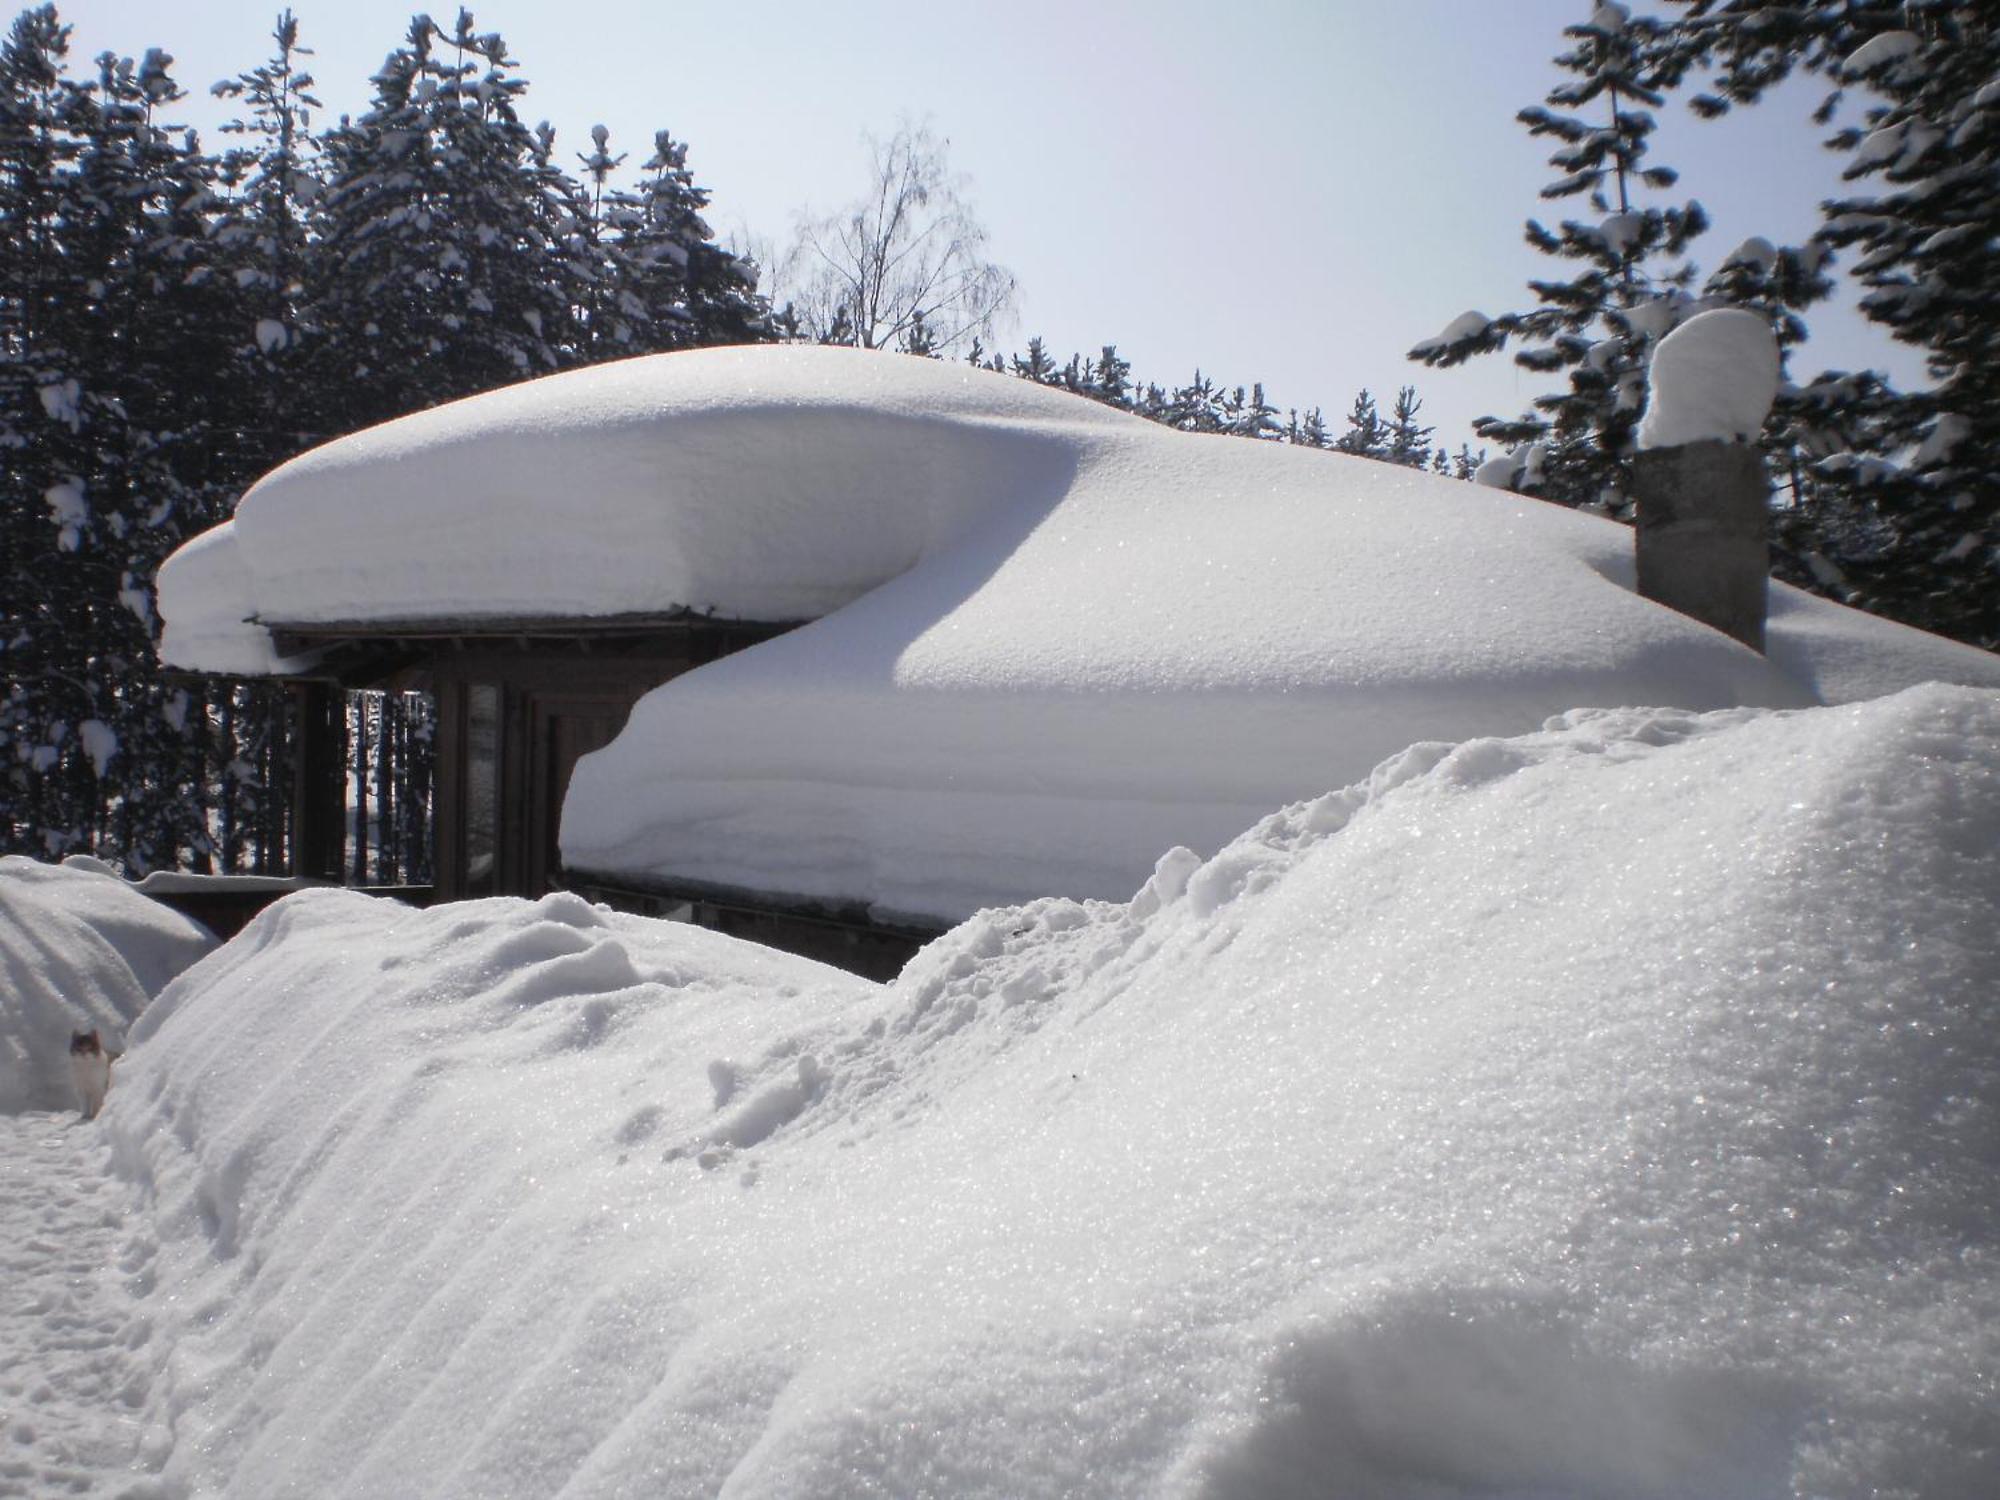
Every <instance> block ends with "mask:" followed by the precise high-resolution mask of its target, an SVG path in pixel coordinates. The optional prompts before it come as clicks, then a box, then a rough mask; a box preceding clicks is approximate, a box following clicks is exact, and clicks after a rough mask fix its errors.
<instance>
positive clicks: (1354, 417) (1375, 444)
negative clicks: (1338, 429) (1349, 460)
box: [1333, 388, 1389, 458]
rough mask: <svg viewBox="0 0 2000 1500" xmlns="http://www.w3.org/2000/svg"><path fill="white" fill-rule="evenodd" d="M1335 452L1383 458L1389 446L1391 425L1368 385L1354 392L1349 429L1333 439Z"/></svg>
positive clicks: (1348, 415) (1349, 409)
mask: <svg viewBox="0 0 2000 1500" xmlns="http://www.w3.org/2000/svg"><path fill="white" fill-rule="evenodd" d="M1333 447H1334V451H1335V452H1338V453H1349V454H1352V455H1354V456H1355V457H1356V458H1382V457H1384V456H1386V455H1387V453H1388V449H1389V424H1388V423H1386V422H1384V421H1383V420H1382V414H1381V412H1379V411H1377V410H1376V408H1375V397H1374V396H1373V394H1371V393H1370V392H1369V391H1368V390H1367V389H1366V388H1363V389H1362V390H1360V391H1359V392H1357V393H1356V394H1355V397H1354V405H1353V406H1351V407H1350V408H1348V412H1347V430H1346V431H1345V432H1343V433H1341V435H1340V436H1339V437H1337V438H1335V439H1334V440H1333Z"/></svg>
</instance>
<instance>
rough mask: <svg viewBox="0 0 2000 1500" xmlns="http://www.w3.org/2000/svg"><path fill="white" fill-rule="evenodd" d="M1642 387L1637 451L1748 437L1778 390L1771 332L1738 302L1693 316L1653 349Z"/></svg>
mask: <svg viewBox="0 0 2000 1500" xmlns="http://www.w3.org/2000/svg"><path fill="white" fill-rule="evenodd" d="M1739 253H1740V252H1739ZM1647 387H1648V395H1647V399H1646V415H1645V418H1644V419H1643V420H1642V421H1641V422H1640V424H1639V446H1640V447H1641V448H1678V447H1680V446H1681V445H1682V444H1683V443H1701V442H1725V443H1730V442H1734V443H1745V442H1750V441H1753V440H1754V439H1755V438H1756V436H1757V434H1758V433H1760V432H1762V431H1763V430H1764V418H1765V417H1767V416H1769V415H1770V412H1771V402H1772V401H1773V400H1774V399H1775V398H1776V396H1777V394H1778V340H1777V336H1776V335H1775V334H1773V333H1772V332H1771V325H1770V324H1769V323H1767V322H1765V321H1764V320H1763V319H1762V318H1760V317H1758V316H1757V314H1755V313H1753V312H1745V311H1744V310H1743V309H1742V308H1739V307H1719V308H1715V309H1713V310H1711V311H1709V312H1705V313H1696V314H1695V315H1694V316H1693V317H1692V318H1689V319H1688V320H1687V321H1686V322H1685V323H1683V324H1681V325H1680V327H1678V328H1676V329H1675V330H1674V331H1673V332H1672V333H1670V334H1668V335H1667V336H1666V337H1665V338H1663V339H1661V340H1660V342H1659V346H1658V347H1657V348H1655V349H1654V350H1653V362H1652V367H1651V370H1650V371H1649V373H1648V376H1647Z"/></svg>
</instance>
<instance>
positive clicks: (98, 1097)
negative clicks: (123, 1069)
mask: <svg viewBox="0 0 2000 1500" xmlns="http://www.w3.org/2000/svg"><path fill="white" fill-rule="evenodd" d="M117 1058H118V1054H117V1053H115V1052H112V1051H110V1050H108V1049H107V1048H106V1047H105V1045H104V1038H103V1037H101V1036H99V1035H98V1034H97V1031H96V1029H95V1028H92V1029H91V1030H89V1031H72V1032H71V1033H70V1034H69V1076H70V1078H71V1080H72V1081H74V1082H75V1084H76V1096H77V1099H78V1100H79V1101H80V1102H81V1103H82V1105H83V1117H84V1118H85V1119H86V1120H94V1119H96V1118H97V1112H98V1111H99V1110H101V1109H103V1108H104V1096H105V1095H106V1094H108V1093H109V1092H110V1091H111V1064H112V1063H113V1062H115V1061H116V1060H117Z"/></svg>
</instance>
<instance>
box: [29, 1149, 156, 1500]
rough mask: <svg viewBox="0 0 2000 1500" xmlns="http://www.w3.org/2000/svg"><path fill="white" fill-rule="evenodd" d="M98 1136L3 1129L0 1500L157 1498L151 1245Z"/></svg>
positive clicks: (131, 1194)
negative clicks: (151, 1424)
mask: <svg viewBox="0 0 2000 1500" xmlns="http://www.w3.org/2000/svg"><path fill="white" fill-rule="evenodd" d="M134 1194H135V1190H134V1189H133V1188H132V1186H131V1185H130V1184H128V1183H126V1182H124V1181H122V1180H121V1179H119V1178H118V1177H117V1176H115V1175H114V1174H113V1173H112V1171H111V1150H110V1146H109V1144H108V1142H107V1141H106V1139H105V1137H104V1136H103V1134H102V1133H101V1132H100V1131H99V1130H98V1129H97V1128H96V1127H95V1126H93V1125H89V1124H86V1123H85V1122H83V1121H82V1120H80V1119H78V1118H77V1116H76V1115H74V1114H71V1113H61V1114H54V1113H41V1112H35V1113H28V1114H19V1115H0V1497H14V1496H21V1497H32V1500H43V1497H48V1496H57V1495H103V1496H119V1497H123V1500H150V1497H157V1496H163V1495H164V1494H165V1491H164V1490H162V1489H161V1488H160V1486H159V1484H158V1483H157V1481H155V1480H152V1479H150V1478H148V1477H146V1476H147V1474H148V1473H149V1471H151V1470H153V1469H155V1468H157V1467H158V1464H159V1463H160V1462H161V1461H162V1460H164V1458H165V1456H166V1447H167V1444H166V1443H165V1442H164V1441H160V1442H149V1441H147V1438H146V1420H145V1417H144V1415H143V1414H144V1411H145V1409H146V1406H147V1396H148V1394H149V1391H150V1389H151V1385H152V1376H153V1370H154V1364H155V1362H154V1359H153V1358H152V1357H151V1356H150V1355H149V1352H148V1345H149V1343H150V1341H151V1333H152V1325H151V1320H150V1319H149V1318H148V1317H147V1315H146V1314H145V1312H144V1311H143V1309H142V1308H141V1307H140V1306H139V1303H138V1300H137V1299H138V1298H139V1297H141V1296H143V1295H144V1294H145V1292H146V1290H147V1289H148V1287H149V1286H150V1283H151V1263H152V1258H153V1254H154V1251H155V1244H154V1241H153V1240H152V1238H151V1236H150V1235H149V1234H147V1233H146V1232H145V1231H143V1230H139V1229H135V1228H134V1226H135V1225H137V1224H140V1223H143V1220H142V1219H141V1218H140V1217H139V1216H138V1215H137V1214H135V1212H134V1209H135V1207H136V1203H135V1197H134Z"/></svg>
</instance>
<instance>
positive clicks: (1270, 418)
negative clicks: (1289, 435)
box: [1228, 380, 1284, 438]
mask: <svg viewBox="0 0 2000 1500" xmlns="http://www.w3.org/2000/svg"><path fill="white" fill-rule="evenodd" d="M1242 395H1243V392H1242V388H1241V387H1240V386H1239V387H1238V388H1237V397H1238V400H1237V402H1236V407H1237V410H1236V412H1235V414H1234V416H1233V418H1232V420H1231V421H1230V424H1229V429H1228V430H1229V431H1230V432H1231V433H1232V434H1233V435H1235V436H1236V437H1247V438H1279V437H1283V436H1284V427H1283V426H1282V425H1281V424H1280V423H1279V421H1278V409H1277V408H1276V407H1275V406H1273V405H1271V403H1270V402H1269V401H1267V400H1265V399H1264V383H1263V382H1262V381H1261V380H1260V381H1258V382H1256V383H1255V384H1254V385H1252V386H1251V387H1250V396H1249V399H1248V400H1243V399H1241V398H1242Z"/></svg>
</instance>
